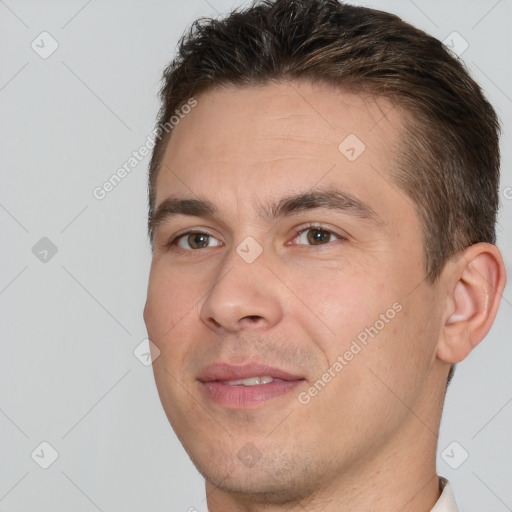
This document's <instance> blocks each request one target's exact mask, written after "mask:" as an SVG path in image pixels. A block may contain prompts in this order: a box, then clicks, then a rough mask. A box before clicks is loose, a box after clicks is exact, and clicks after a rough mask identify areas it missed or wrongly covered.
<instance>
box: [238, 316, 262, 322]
mask: <svg viewBox="0 0 512 512" xmlns="http://www.w3.org/2000/svg"><path fill="white" fill-rule="evenodd" d="M261 318H262V317H261V316H258V315H248V316H244V317H243V318H242V320H245V319H247V320H249V321H250V322H257V321H258V320H260V319H261Z"/></svg>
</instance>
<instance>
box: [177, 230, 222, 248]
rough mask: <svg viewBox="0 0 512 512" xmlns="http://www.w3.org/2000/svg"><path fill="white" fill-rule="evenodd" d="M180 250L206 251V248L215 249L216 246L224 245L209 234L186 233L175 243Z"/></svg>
mask: <svg viewBox="0 0 512 512" xmlns="http://www.w3.org/2000/svg"><path fill="white" fill-rule="evenodd" d="M175 243H176V245H177V246H178V247H179V248H180V249H187V250H191V249H205V248H206V247H214V246H216V245H222V244H221V242H219V240H217V239H216V238H214V237H213V236H211V235H208V234H207V233H199V232H192V233H185V234H184V235H182V236H180V237H179V238H178V240H177V241H176V242H175Z"/></svg>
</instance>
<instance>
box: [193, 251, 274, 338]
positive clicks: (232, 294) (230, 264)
mask: <svg viewBox="0 0 512 512" xmlns="http://www.w3.org/2000/svg"><path fill="white" fill-rule="evenodd" d="M279 289H280V287H279V286H278V283H276V278H275V276H274V275H273V274H272V272H271V271H270V270H269V269H268V268H267V265H266V263H265V255H264V253H263V254H261V255H260V256H259V257H258V258H257V259H256V261H253V262H252V263H247V262H246V261H244V259H243V258H242V257H241V256H240V255H239V254H238V253H236V251H232V253H231V254H229V255H227V256H226V259H225V261H224V263H223V265H222V267H221V268H220V271H219V274H218V275H217V276H216V280H215V282H214V283H212V287H211V289H210V291H209V293H208V294H207V296H206V298H205V300H204V302H203V304H202V306H201V310H200V318H201V320H202V322H203V323H204V324H205V325H206V326H207V327H209V328H210V329H212V330H214V331H216V332H222V331H225V332H237V331H240V330H242V329H246V328H253V329H261V330H268V329H271V328H272V327H273V326H275V325H276V324H278V323H279V322H280V321H281V319H282V316H283V309H282V302H281V300H280V296H279Z"/></svg>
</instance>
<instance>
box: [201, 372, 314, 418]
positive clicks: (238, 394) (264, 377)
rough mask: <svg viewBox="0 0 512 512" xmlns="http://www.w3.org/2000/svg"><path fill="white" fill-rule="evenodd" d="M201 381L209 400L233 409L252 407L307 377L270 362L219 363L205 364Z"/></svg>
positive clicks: (283, 393)
mask: <svg viewBox="0 0 512 512" xmlns="http://www.w3.org/2000/svg"><path fill="white" fill-rule="evenodd" d="M198 381H199V383H200V384H201V386H202V389H203V392H204V395H205V396H206V399H207V400H209V401H213V402H214V403H216V404H217V405H221V406H223V407H227V408H230V409H250V408H255V407H258V406H259V405H261V404H264V403H266V402H267V401H269V400H271V399H273V398H276V397H278V396H282V395H285V394H289V393H291V392H292V391H293V390H294V389H296V388H297V387H298V386H299V385H301V384H302V382H304V381H305V378H304V377H302V376H300V375H297V374H293V373H290V372H287V371H285V370H282V369H279V368H273V367H269V366H266V365H260V364H246V365H229V364H225V363H216V364H213V365H210V366H207V367H206V368H204V369H203V371H202V372H201V373H200V375H199V377H198Z"/></svg>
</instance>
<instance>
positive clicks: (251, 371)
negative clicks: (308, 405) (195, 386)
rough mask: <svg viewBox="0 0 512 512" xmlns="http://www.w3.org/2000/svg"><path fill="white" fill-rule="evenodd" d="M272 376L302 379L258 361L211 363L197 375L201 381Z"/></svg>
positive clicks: (282, 378)
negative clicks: (238, 363) (237, 363)
mask: <svg viewBox="0 0 512 512" xmlns="http://www.w3.org/2000/svg"><path fill="white" fill-rule="evenodd" d="M263 376H266V377H272V378H274V379H281V380H290V381H292V380H303V379H304V377H301V376H299V375H294V374H292V373H290V372H287V371H285V370H282V369H280V368H275V367H273V366H268V365H265V364H259V363H247V364H243V365H234V364H229V363H213V364H210V365H208V366H206V367H205V368H203V369H202V371H201V372H200V374H199V376H198V377H197V378H198V380H199V381H201V382H212V381H231V380H242V379H248V378H249V377H263Z"/></svg>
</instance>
